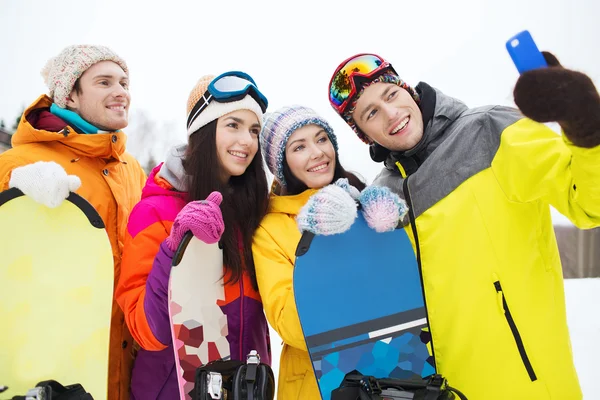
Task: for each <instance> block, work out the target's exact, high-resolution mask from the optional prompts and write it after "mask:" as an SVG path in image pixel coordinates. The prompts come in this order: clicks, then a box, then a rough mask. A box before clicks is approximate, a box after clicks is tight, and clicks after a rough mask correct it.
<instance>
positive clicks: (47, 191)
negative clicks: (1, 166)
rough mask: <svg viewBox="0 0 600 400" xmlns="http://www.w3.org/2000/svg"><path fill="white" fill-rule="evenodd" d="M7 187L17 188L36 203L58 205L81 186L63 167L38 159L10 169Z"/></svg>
mask: <svg viewBox="0 0 600 400" xmlns="http://www.w3.org/2000/svg"><path fill="white" fill-rule="evenodd" d="M8 185H9V187H11V188H13V187H14V188H17V189H19V190H20V191H21V192H23V193H24V194H25V195H26V196H29V197H31V198H32V199H33V200H34V201H35V202H36V203H40V204H43V205H45V206H47V207H50V208H54V207H58V206H59V205H60V204H61V203H62V202H63V200H65V199H66V198H67V197H69V193H70V192H74V191H76V190H77V189H79V187H80V186H81V179H79V177H78V176H76V175H67V172H66V171H65V170H64V168H63V167H61V166H60V165H58V164H57V163H55V162H53V161H49V162H47V161H38V162H36V163H33V164H29V165H24V166H22V167H17V168H15V169H14V170H13V171H12V174H11V176H10V181H9V183H8Z"/></svg>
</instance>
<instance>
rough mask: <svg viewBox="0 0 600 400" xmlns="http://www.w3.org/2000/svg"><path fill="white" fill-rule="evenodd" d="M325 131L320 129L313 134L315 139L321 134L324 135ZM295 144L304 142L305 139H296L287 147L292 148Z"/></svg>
mask: <svg viewBox="0 0 600 400" xmlns="http://www.w3.org/2000/svg"><path fill="white" fill-rule="evenodd" d="M324 132H325V129H320V130H318V131H317V133H315V137H317V136H319V135H320V134H321V133H324ZM296 142H306V139H296V140H293V141H291V142H289V143H288V147H292V145H293V144H294V143H296Z"/></svg>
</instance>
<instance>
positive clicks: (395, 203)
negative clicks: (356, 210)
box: [359, 186, 408, 232]
mask: <svg viewBox="0 0 600 400" xmlns="http://www.w3.org/2000/svg"><path fill="white" fill-rule="evenodd" d="M359 202H360V204H361V205H362V210H361V211H362V214H363V216H364V217H365V220H366V221H367V224H368V225H369V227H371V228H372V229H374V230H376V231H377V232H388V231H393V230H394V229H396V227H397V226H398V224H399V223H400V221H401V220H402V218H404V216H405V215H406V213H407V212H408V206H407V205H406V202H405V201H404V200H402V199H401V198H400V197H399V196H398V195H397V194H396V193H393V192H392V191H391V190H390V189H389V188H387V187H385V186H367V187H366V188H365V189H364V190H363V191H362V192H361V193H360V197H359Z"/></svg>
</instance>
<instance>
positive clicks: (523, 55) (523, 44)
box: [506, 30, 548, 74]
mask: <svg viewBox="0 0 600 400" xmlns="http://www.w3.org/2000/svg"><path fill="white" fill-rule="evenodd" d="M506 50H508V54H510V58H512V60H513V62H514V63H515V66H516V67H517V70H518V71H519V74H522V73H523V72H525V71H529V70H532V69H536V68H544V67H547V66H548V64H547V63H546V60H545V59H544V55H543V54H542V53H541V52H540V51H539V50H538V48H537V46H536V44H535V42H534V41H533V38H532V37H531V33H529V31H527V30H525V31H523V32H519V33H517V34H516V35H515V36H513V37H511V38H510V39H508V41H507V42H506Z"/></svg>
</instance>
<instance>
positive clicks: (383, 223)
mask: <svg viewBox="0 0 600 400" xmlns="http://www.w3.org/2000/svg"><path fill="white" fill-rule="evenodd" d="M260 142H261V148H262V150H263V156H264V157H265V161H266V163H267V165H268V167H269V170H270V171H271V172H272V173H273V175H274V176H275V183H274V185H273V192H272V193H271V197H270V204H269V212H268V214H267V215H266V216H265V218H264V219H263V221H262V222H261V223H260V226H259V228H258V229H257V231H256V233H255V235H254V243H253V245H252V250H253V253H254V264H255V268H256V279H257V282H258V287H259V290H260V293H261V298H262V300H263V305H264V309H265V313H266V315H267V319H268V321H269V323H270V324H271V326H272V327H273V328H274V329H275V331H277V333H279V335H280V336H281V338H282V339H283V342H284V347H283V350H282V353H281V362H280V370H279V380H278V395H277V397H278V399H285V400H287V399H298V398H300V399H319V398H320V394H319V389H318V386H317V382H316V379H315V375H314V372H313V367H312V365H311V361H310V357H309V355H308V352H307V348H306V343H305V341H304V337H303V334H302V328H301V326H300V321H299V319H298V312H297V310H296V305H295V301H294V293H293V271H294V263H295V252H296V248H297V246H298V242H299V241H300V237H301V235H302V232H303V231H309V232H313V233H315V234H319V235H331V234H338V233H343V232H345V231H346V230H348V229H349V228H350V226H351V225H352V224H353V222H354V219H355V218H356V216H357V202H356V201H357V200H359V201H360V202H361V204H362V210H363V211H362V212H363V215H364V216H365V219H366V220H367V223H368V224H369V226H371V227H372V228H373V229H375V230H377V231H386V230H390V229H394V228H395V227H396V226H397V225H398V222H399V220H400V218H401V217H402V216H403V213H404V212H405V210H406V207H405V204H403V202H401V201H400V199H399V198H398V197H397V196H396V195H395V194H392V193H391V192H390V191H389V189H387V188H380V187H368V188H366V189H365V184H364V183H363V182H362V181H361V180H360V179H359V178H358V177H357V176H356V175H354V174H352V173H350V172H347V171H346V170H345V169H344V168H343V167H342V165H341V164H340V160H339V155H338V144H337V139H336V136H335V134H334V132H333V130H332V129H331V126H330V125H329V123H327V121H325V120H324V119H323V118H322V117H320V116H319V115H318V114H317V113H316V112H315V111H313V110H312V109H310V108H307V107H303V106H292V107H284V108H282V109H279V110H277V111H275V112H274V113H271V114H268V115H267V116H266V118H265V122H264V126H263V129H262V131H261V135H260ZM359 190H362V193H359Z"/></svg>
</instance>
